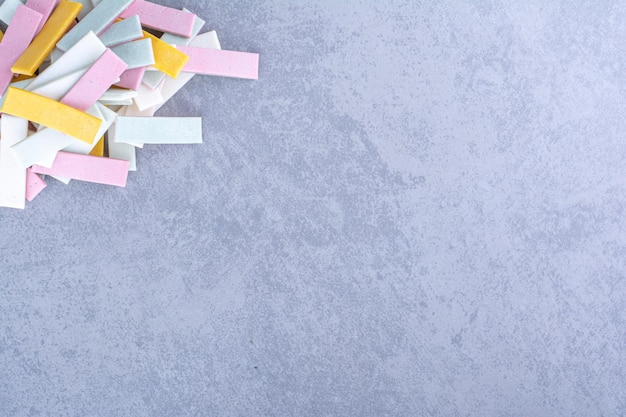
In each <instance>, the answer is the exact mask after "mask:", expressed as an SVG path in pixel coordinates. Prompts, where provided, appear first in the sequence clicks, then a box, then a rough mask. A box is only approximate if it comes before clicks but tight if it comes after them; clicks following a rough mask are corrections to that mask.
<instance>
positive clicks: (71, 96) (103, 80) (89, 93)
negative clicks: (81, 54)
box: [61, 49, 127, 111]
mask: <svg viewBox="0 0 626 417" xmlns="http://www.w3.org/2000/svg"><path fill="white" fill-rule="evenodd" d="M126 68H127V65H126V63H125V62H124V61H122V60H121V59H120V58H119V57H118V56H117V55H115V54H114V53H113V51H111V50H110V49H107V50H106V51H105V52H104V53H103V54H102V56H101V57H100V58H98V60H97V61H96V62H94V64H93V65H92V66H91V68H89V69H88V70H87V72H85V74H83V76H82V77H81V78H80V80H78V82H77V83H76V84H74V86H73V87H72V89H71V90H70V91H69V92H68V93H67V94H66V95H65V96H64V97H63V98H62V99H61V103H63V104H67V105H68V106H72V107H74V108H75V109H78V110H82V111H86V110H87V109H88V108H89V107H91V106H92V105H93V104H94V103H95V102H96V101H98V99H99V98H100V96H102V94H104V92H105V91H107V90H108V89H109V87H111V86H112V85H113V83H114V82H116V81H117V79H118V77H119V76H120V75H121V74H122V73H123V72H124V71H125V70H126Z"/></svg>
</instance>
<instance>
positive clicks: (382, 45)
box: [0, 0, 626, 417]
mask: <svg viewBox="0 0 626 417" xmlns="http://www.w3.org/2000/svg"><path fill="white" fill-rule="evenodd" d="M165 3H166V4H169V5H172V6H177V7H182V6H186V7H188V8H190V9H193V10H194V11H196V12H197V13H199V14H200V15H201V16H203V17H204V18H205V19H206V20H207V21H208V24H207V26H206V28H207V29H216V30H217V31H218V35H219V36H220V39H221V42H222V46H223V48H224V49H232V50H243V51H253V52H259V53H260V54H261V66H260V80H259V81H258V82H251V81H242V80H232V79H218V78H209V77H204V78H200V77H197V78H196V79H194V81H193V82H192V83H191V84H190V85H188V86H187V88H186V89H185V90H184V92H181V93H180V94H179V95H177V96H176V97H175V100H173V101H172V102H170V103H169V104H168V105H167V106H166V108H164V110H163V111H162V112H161V115H202V116H203V117H204V136H205V143H204V144H203V145H201V146H179V147H166V146H146V148H145V149H144V150H143V151H140V152H139V160H138V163H139V171H138V172H137V173H132V174H131V175H130V180H129V185H128V187H127V188H126V189H119V188H108V187H104V186H98V185H93V184H87V183H79V182H73V183H71V184H70V185H69V186H63V185H62V184H60V183H57V182H54V181H53V180H51V181H50V183H49V186H48V188H47V189H46V190H45V191H44V193H43V194H42V195H40V196H39V197H38V199H37V200H36V201H35V202H34V203H33V204H29V205H28V207H27V209H26V210H25V211H23V212H22V211H12V210H1V211H0V250H1V257H0V275H1V279H0V415H2V416H264V415H268V416H584V417H593V416H624V415H626V394H625V388H626V280H625V274H626V264H625V263H626V212H625V201H626V165H625V161H626V159H625V157H624V155H625V154H626V141H625V136H626V102H625V98H626V4H625V3H624V2H617V1H608V2H599V1H598V2H585V3H583V2H581V1H574V2H570V1H519V2H505V3H498V2H491V1H476V2H474V1H467V2H466V1H452V2H424V3H418V2H416V1H392V0H386V1H369V0H367V1H346V2H339V1H335V0H308V1H306V2H304V1H291V0H289V1H287V0H271V1H251V0H250V1H237V0H235V1H232V2H230V1H229V2H223V1H217V0H216V1H198V2H192V1H175V0H172V1H168V2H165Z"/></svg>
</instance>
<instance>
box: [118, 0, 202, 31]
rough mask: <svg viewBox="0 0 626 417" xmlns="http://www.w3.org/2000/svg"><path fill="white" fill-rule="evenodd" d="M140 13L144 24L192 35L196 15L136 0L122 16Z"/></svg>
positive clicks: (152, 27)
mask: <svg viewBox="0 0 626 417" xmlns="http://www.w3.org/2000/svg"><path fill="white" fill-rule="evenodd" d="M133 15H138V16H139V20H141V24H142V25H143V26H146V27H149V28H151V29H156V30H159V31H161V32H167V33H173V34H174V35H180V36H184V37H186V38H189V37H191V35H192V34H193V25H194V22H195V20H196V15H194V14H193V13H189V12H184V11H182V10H177V9H172V8H171V7H166V6H161V5H159V4H154V3H151V2H149V1H145V0H135V1H134V2H133V3H131V5H130V6H128V8H127V9H126V10H124V11H123V12H122V14H121V15H120V17H121V18H122V19H126V18H127V17H130V16H133Z"/></svg>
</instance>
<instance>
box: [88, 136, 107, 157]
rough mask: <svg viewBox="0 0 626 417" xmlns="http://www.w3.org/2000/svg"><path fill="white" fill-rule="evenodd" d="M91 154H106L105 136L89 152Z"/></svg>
mask: <svg viewBox="0 0 626 417" xmlns="http://www.w3.org/2000/svg"><path fill="white" fill-rule="evenodd" d="M89 155H91V156H104V136H102V137H101V138H100V140H99V141H98V143H96V146H94V147H93V149H92V150H91V152H89Z"/></svg>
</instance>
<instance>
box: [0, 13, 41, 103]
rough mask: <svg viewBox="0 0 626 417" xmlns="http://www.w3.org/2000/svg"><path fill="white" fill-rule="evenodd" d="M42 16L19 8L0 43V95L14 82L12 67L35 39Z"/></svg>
mask: <svg viewBox="0 0 626 417" xmlns="http://www.w3.org/2000/svg"><path fill="white" fill-rule="evenodd" d="M39 22H41V14H40V13H37V12H36V11H34V10H31V9H29V8H28V7H26V6H23V5H21V6H19V7H18V8H17V11H16V12H15V15H13V19H11V24H10V25H9V27H8V29H7V31H6V33H5V34H4V39H3V40H2V43H0V95H2V94H4V91H5V90H6V88H7V87H8V85H9V84H10V83H11V82H12V81H13V73H12V72H11V67H12V66H13V64H14V63H15V61H17V60H18V58H19V57H20V55H22V53H23V52H24V51H25V50H26V48H27V47H28V45H29V44H30V42H31V41H32V40H33V38H34V37H35V33H36V31H37V26H38V25H39Z"/></svg>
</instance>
